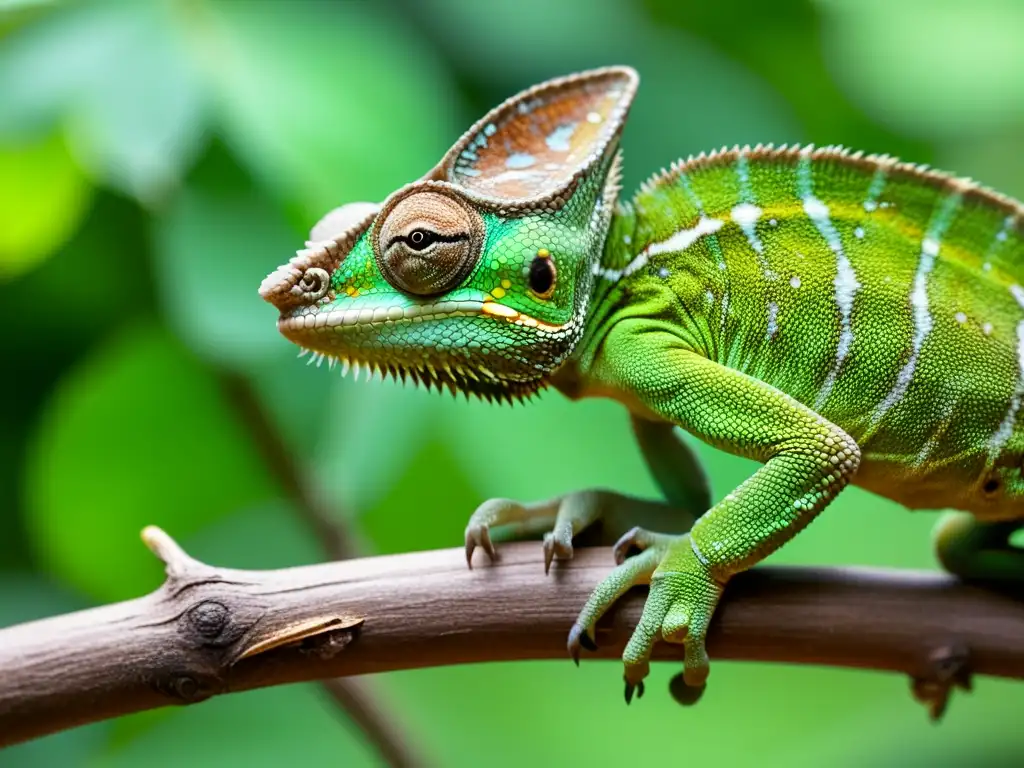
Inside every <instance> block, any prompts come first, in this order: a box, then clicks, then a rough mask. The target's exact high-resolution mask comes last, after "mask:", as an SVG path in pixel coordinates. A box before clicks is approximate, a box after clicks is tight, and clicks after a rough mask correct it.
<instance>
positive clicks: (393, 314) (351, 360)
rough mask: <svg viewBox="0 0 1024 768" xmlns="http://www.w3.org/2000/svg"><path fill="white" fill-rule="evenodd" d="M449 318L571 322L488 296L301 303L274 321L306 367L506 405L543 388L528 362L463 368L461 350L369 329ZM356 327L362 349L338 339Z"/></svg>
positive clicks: (532, 324)
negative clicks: (397, 340) (335, 305)
mask: <svg viewBox="0 0 1024 768" xmlns="http://www.w3.org/2000/svg"><path fill="white" fill-rule="evenodd" d="M455 317H489V318H492V319H493V320H494V321H495V322H501V323H502V324H505V323H507V324H513V325H519V326H525V327H529V328H533V329H536V330H538V331H540V332H542V333H556V332H559V331H563V330H568V329H569V328H570V326H571V325H572V321H570V322H569V323H566V324H564V325H558V326H556V325H551V324H549V323H544V322H542V321H539V320H537V319H536V318H533V317H530V316H528V315H524V314H522V313H520V312H518V311H516V310H514V309H512V308H511V307H508V306H505V305H503V304H499V303H498V302H495V301H492V300H490V298H489V297H488V299H487V300H461V301H453V300H448V301H439V302H436V303H433V304H416V305H411V306H407V307H395V306H392V307H380V306H379V307H362V308H349V309H333V310H329V309H327V308H326V307H325V306H324V305H321V306H320V307H319V308H318V307H316V306H308V307H306V308H304V309H302V310H299V311H297V312H295V313H293V314H291V315H287V316H282V317H281V318H280V319H279V320H278V329H279V331H280V332H281V334H282V335H283V336H284V337H285V338H287V339H288V340H289V341H291V342H292V343H294V344H296V345H297V346H299V347H301V348H302V349H301V350H300V352H299V357H305V356H308V357H309V359H308V360H307V365H313V364H315V365H316V366H317V367H320V366H321V365H323V363H324V362H325V361H326V362H327V365H328V367H329V368H331V369H333V368H334V367H335V365H340V368H341V375H342V376H345V375H347V374H348V373H349V371H354V373H355V377H356V378H358V377H359V375H360V373H361V372H362V371H364V370H365V371H366V372H367V377H368V378H369V377H372V376H373V375H374V374H375V373H376V374H379V375H380V378H381V379H385V378H388V377H390V378H394V379H396V380H401V381H406V380H407V379H412V380H413V381H414V382H415V383H417V384H422V385H424V386H425V387H426V388H427V389H430V388H432V387H435V386H436V387H437V388H438V389H439V390H440V389H448V390H449V391H451V392H452V393H453V394H455V393H457V392H463V393H465V394H473V395H477V396H480V397H482V398H484V399H488V400H493V399H497V400H507V401H509V402H511V401H513V400H519V399H522V398H524V397H527V396H529V395H531V394H533V393H534V392H535V391H537V390H538V389H540V388H541V387H543V386H544V377H543V374H541V373H539V372H538V371H537V370H535V369H533V368H530V367H524V368H520V369H519V370H514V371H508V370H492V368H491V367H489V366H488V365H487V361H486V360H484V359H483V358H477V359H475V360H474V362H473V363H472V364H471V365H470V364H468V361H467V360H466V359H464V358H463V357H462V356H461V355H459V354H457V353H456V354H452V352H451V351H446V350H443V349H441V348H432V347H426V348H422V349H419V350H417V349H415V348H403V347H402V346H401V345H399V344H394V345H388V344H387V343H386V342H385V343H384V344H383V345H382V343H381V339H379V338H374V334H375V329H384V328H385V327H387V326H391V327H392V328H394V327H400V326H407V327H413V326H415V325H417V324H420V323H424V322H434V323H437V322H439V321H443V320H446V319H448V318H455ZM360 332H362V333H363V334H365V338H366V339H367V342H368V343H366V344H365V346H363V345H361V344H357V343H351V342H350V343H348V344H346V343H345V339H346V338H349V339H351V338H358V335H359V334H360ZM350 334H351V335H350ZM389 347H390V348H389ZM310 353H312V354H310ZM497 362H498V363H501V362H502V361H501V360H498V361H497ZM523 362H524V363H525V361H523ZM501 367H502V368H504V366H501Z"/></svg>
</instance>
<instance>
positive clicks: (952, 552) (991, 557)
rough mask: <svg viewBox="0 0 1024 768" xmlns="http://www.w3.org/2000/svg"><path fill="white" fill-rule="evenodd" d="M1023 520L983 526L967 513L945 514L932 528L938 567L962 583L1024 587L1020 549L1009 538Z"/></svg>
mask: <svg viewBox="0 0 1024 768" xmlns="http://www.w3.org/2000/svg"><path fill="white" fill-rule="evenodd" d="M1021 529H1024V520H1008V521H1002V522H983V521H981V520H978V519H977V518H975V517H974V515H972V514H970V513H968V512H946V513H944V514H943V516H942V517H941V518H940V519H939V522H938V524H937V525H936V526H935V534H934V541H935V551H936V554H937V556H938V558H939V562H940V563H942V566H943V567H944V568H945V569H946V570H948V571H949V572H950V573H953V574H955V575H957V576H959V577H960V578H962V579H964V580H965V581H981V582H987V583H990V584H1007V585H1016V586H1020V585H1024V549H1021V548H1020V547H1016V546H1014V545H1013V544H1012V543H1011V541H1010V537H1011V536H1012V535H1013V534H1014V533H1015V532H1016V531H1018V530H1021Z"/></svg>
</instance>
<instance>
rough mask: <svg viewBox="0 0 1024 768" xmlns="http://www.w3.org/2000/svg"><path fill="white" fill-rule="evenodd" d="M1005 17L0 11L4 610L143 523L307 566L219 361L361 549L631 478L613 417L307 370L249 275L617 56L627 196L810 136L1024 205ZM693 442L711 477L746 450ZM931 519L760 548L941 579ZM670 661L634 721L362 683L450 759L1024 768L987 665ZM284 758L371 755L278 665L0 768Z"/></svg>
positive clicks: (853, 499) (524, 693) (997, 13)
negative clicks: (692, 686)
mask: <svg viewBox="0 0 1024 768" xmlns="http://www.w3.org/2000/svg"><path fill="white" fill-rule="evenodd" d="M1022 30H1024V3H1021V2H1020V1H1019V0H974V1H973V2H971V3H967V2H961V3H956V2H933V1H932V0H906V1H905V2H903V1H901V2H900V3H892V2H885V1H884V0H777V1H776V2H772V3H763V2H760V1H759V0H719V1H718V2H713V3H712V2H699V1H698V0H685V1H679V0H641V1H640V2H629V1H628V0H600V1H597V2H595V1H594V0H562V1H561V2H555V1H554V0H518V1H517V2H512V1H511V0H502V2H486V3H483V2H478V0H386V2H369V1H366V2H355V1H353V2H314V1H312V0H278V1H276V2H274V1H272V0H253V1H251V2H247V1H246V0H177V1H175V0H166V1H162V0H121V1H120V2H113V1H108V2H76V3H70V2H68V3H61V2H47V1H45V0H27V1H26V0H6V1H5V2H0V328H2V329H3V330H2V331H0V357H2V359H3V360H4V370H5V375H4V376H2V377H0V394H2V399H0V402H2V403H3V404H4V405H3V406H2V408H0V489H6V490H5V492H4V504H3V506H2V507H0V626H2V625H6V624H10V623H14V622H18V621H24V620H27V619H30V618H33V617H39V616H45V615H50V614H54V613H59V612H63V611H67V610H74V609H76V608H80V607H84V606H88V605H91V604H96V603H98V602H104V601H109V600H114V599H120V598H124V597H127V596H131V595H138V594H141V593H143V592H145V591H148V590H150V589H153V588H154V587H156V586H157V584H158V583H159V581H160V578H161V574H160V570H159V568H158V567H157V564H156V563H155V562H154V561H153V558H152V557H151V556H150V555H149V554H148V553H147V552H146V551H145V550H144V548H143V547H142V545H141V543H140V542H139V540H138V531H139V529H140V528H141V526H142V525H144V524H146V523H150V522H152V523H158V524H160V525H162V526H164V527H166V528H167V529H168V530H169V531H170V532H171V533H172V534H174V535H175V536H177V537H179V538H180V539H181V541H182V543H183V544H184V546H185V547H186V548H187V549H189V550H191V551H193V552H194V553H195V554H196V555H197V556H199V557H202V558H204V559H207V560H209V561H212V562H215V563H218V564H224V565H235V566H243V567H254V568H268V567H278V566H285V565H289V564H298V563H303V562H311V561H314V560H316V559H317V558H318V557H320V553H319V549H318V546H317V542H315V541H313V540H312V538H311V536H310V534H309V532H308V531H307V530H306V529H305V528H303V526H302V525H301V523H300V522H299V520H298V518H297V516H296V515H295V514H294V510H293V509H292V508H291V506H290V502H289V500H288V499H286V498H283V496H282V493H281V491H280V489H279V488H278V487H277V486H276V484H275V483H274V482H273V480H272V479H271V475H270V473H268V471H267V469H266V467H265V466H263V464H262V463H261V462H262V459H261V457H260V455H259V454H258V452H257V451H256V450H255V448H254V445H253V442H252V438H251V436H250V435H249V434H248V432H247V429H246V426H245V424H243V423H242V421H241V420H240V418H239V415H238V412H237V409H236V408H235V407H234V405H235V404H234V403H233V402H232V401H231V398H230V396H229V395H228V394H226V392H225V390H224V389H223V388H222V387H221V386H220V383H221V381H222V376H223V374H224V373H225V372H231V373H232V374H237V375H242V376H244V377H246V378H247V379H248V380H249V381H250V382H251V383H252V385H253V386H254V388H255V389H256V391H257V392H258V393H259V396H260V398H261V402H262V403H263V405H264V406H265V408H266V409H267V410H268V412H269V413H270V414H271V416H272V420H273V422H274V427H275V429H277V430H279V431H280V433H281V435H282V438H283V439H284V440H285V442H286V443H287V445H288V446H289V448H290V450H292V451H294V452H295V453H296V455H297V456H299V457H300V459H301V461H302V462H303V463H304V464H305V465H306V466H307V467H308V468H309V470H310V472H311V474H312V475H313V476H314V477H315V478H316V479H317V481H318V482H319V483H321V484H322V486H323V488H324V490H325V491H326V493H328V494H329V496H330V498H331V499H332V500H333V501H334V502H336V503H337V505H338V509H339V510H340V509H344V510H346V511H347V514H348V515H349V516H350V518H351V519H350V520H349V522H350V523H351V524H352V525H353V526H355V527H356V528H357V529H358V530H359V532H360V533H361V534H362V535H363V536H365V538H366V539H367V541H368V542H369V543H370V545H371V546H372V547H373V548H374V550H375V551H379V552H390V551H403V550H410V549H425V548H430V547H441V546H454V545H457V544H459V543H460V537H461V531H462V527H463V525H464V522H465V519H466V516H467V515H468V514H469V512H470V511H471V509H472V508H473V507H474V506H475V505H476V504H477V503H479V502H480V501H482V500H483V499H485V498H487V497H490V496H495V495H501V496H512V497H520V498H524V499H531V498H537V497H541V496H544V495H548V494H554V493H558V492H562V491H565V490H567V489H570V488H576V487H582V486H586V485H592V484H599V483H600V484H605V485H611V486H614V487H617V488H619V489H621V490H623V491H630V492H635V493H642V494H651V493H653V492H654V488H653V485H652V483H651V481H650V479H649V478H648V476H647V474H646V471H645V469H644V467H643V465H642V464H641V461H640V458H639V456H638V454H637V452H636V450H635V449H634V447H633V446H632V444H631V442H630V438H629V430H628V425H627V422H626V417H625V414H624V413H623V412H621V409H619V408H618V407H617V406H615V405H614V404H611V403H601V402H588V403H583V404H579V405H570V404H569V403H567V402H565V401H564V400H563V399H561V398H560V397H559V396H558V395H554V394H547V395H545V396H543V397H542V398H541V400H540V402H539V403H537V404H535V405H533V406H531V407H528V408H498V407H492V406H487V405H484V404H481V403H476V402H473V403H465V402H463V401H452V400H450V399H444V398H440V397H437V396H436V395H431V394H428V393H424V392H420V391H415V390H407V389H403V388H402V387H400V386H396V385H393V384H380V383H374V384H372V385H367V384H365V383H358V384H357V383H353V382H352V381H351V380H340V379H338V378H337V377H336V376H335V377H329V376H328V374H327V371H326V370H315V369H311V368H307V367H305V366H304V365H302V363H301V362H300V361H296V360H295V359H294V356H295V350H294V349H293V348H292V347H290V346H289V345H288V344H287V343H286V342H285V341H284V340H283V339H281V338H280V337H279V336H278V335H277V333H276V331H275V329H274V312H273V310H272V309H271V308H270V307H269V306H266V305H265V304H263V302H261V301H260V300H259V298H258V296H257V294H256V287H257V286H258V284H259V281H260V279H261V278H262V277H263V276H264V275H265V274H266V273H267V272H268V271H270V270H271V269H272V268H273V267H275V266H276V265H277V264H279V263H280V262H281V261H283V260H284V259H285V258H286V257H287V256H288V255H289V252H290V251H292V250H294V249H295V248H296V247H297V246H299V245H300V244H301V243H302V240H303V239H304V234H305V232H307V231H308V228H309V226H310V225H311V224H312V223H313V222H314V221H315V220H316V219H317V218H318V217H319V216H320V215H321V214H322V213H323V212H324V211H326V210H327V209H328V208H330V207H333V206H334V205H337V204H339V203H342V202H346V201H350V200H356V199H367V200H379V199H381V198H383V197H384V196H385V195H386V194H388V193H389V192H390V191H392V190H393V189H394V188H396V187H397V186H399V185H401V184H403V183H405V182H407V181H409V180H412V179H414V178H417V177H418V176H419V175H420V174H421V173H423V171H424V170H425V169H427V168H429V167H430V166H431V165H433V163H434V162H435V161H436V160H437V159H438V158H439V157H440V156H441V154H442V153H443V152H444V150H445V149H446V148H447V147H448V145H449V144H451V143H452V142H453V141H454V140H455V139H456V138H457V137H458V135H459V134H460V132H461V131H462V130H463V129H465V128H466V127H468V125H469V124H470V122H471V121H472V120H473V119H475V118H476V117H478V116H479V115H481V114H482V113H483V112H484V111H485V110H486V109H488V108H489V107H491V106H492V105H494V104H495V103H497V102H498V101H500V100H501V99H503V98H505V97H507V96H508V95H510V94H512V93H513V92H515V91H516V90H518V89H520V88H523V87H526V86H528V85H531V84H533V83H534V82H537V81H539V80H542V79H545V78H547V77H551V76H554V75H559V74H564V73H567V72H570V71H573V70H576V69H580V68H584V67H588V66H598V65H603V64H610V63H628V64H632V65H634V66H636V67H637V68H638V69H639V70H640V73H641V76H642V86H641V90H640V94H639V97H638V99H637V102H636V105H635V108H634V112H633V116H632V118H631V120H630V123H629V125H628V127H627V131H626V134H625V140H624V147H625V152H626V168H627V174H626V185H627V188H630V187H633V186H635V185H636V184H637V183H638V182H639V181H641V180H642V179H643V178H644V177H646V176H648V175H649V174H650V173H652V172H653V171H655V170H657V169H658V168H660V167H661V166H664V165H667V164H668V163H669V162H671V161H672V160H674V159H676V158H678V157H680V156H685V155H687V154H690V153H696V152H699V151H701V150H707V149H711V148H714V147H717V146H721V145H723V144H731V143H734V142H759V141H774V142H779V143H781V142H805V141H813V142H815V143H819V144H825V143H844V144H847V145H849V146H853V147H855V148H859V149H864V150H868V151H877V152H889V153H894V154H898V155H901V156H902V157H904V158H906V159H909V160H914V161H918V162H927V163H931V164H934V165H937V166H939V167H943V168H947V169H950V170H953V171H956V172H958V173H960V174H963V175H969V176H973V177H975V178H977V179H979V180H981V181H983V182H986V183H989V184H992V185H995V186H998V187H999V188H1001V189H1002V190H1003V191H1005V192H1007V193H1009V194H1014V195H1017V196H1024V48H1022V46H1021V44H1020V33H1021V31H1022ZM482 434H486V435H509V436H513V435H514V436H515V437H514V443H515V445H516V446H517V450H516V452H515V454H514V456H513V457H511V458H510V457H508V456H505V457H499V456H496V455H495V454H494V453H492V452H487V451H482V450H481V449H480V443H479V441H478V440H476V439H474V436H476V435H482ZM489 444H491V445H494V444H495V443H494V441H490V442H489ZM698 450H699V451H700V453H701V455H702V456H703V457H704V459H705V460H706V462H707V464H708V467H709V469H710V472H711V474H712V477H713V482H714V486H715V490H716V492H718V493H724V492H726V490H728V489H729V488H731V487H732V486H734V485H736V484H737V483H739V482H740V481H741V480H742V479H743V478H744V477H745V476H746V475H747V474H748V473H749V472H750V471H751V466H752V465H751V464H749V463H748V462H745V461H742V460H740V459H736V458H732V457H729V456H725V455H723V454H721V453H718V452H716V451H713V450H711V449H709V448H707V447H706V446H703V445H699V446H698ZM542 452H543V453H542ZM551 457H556V459H557V460H551ZM932 521H933V518H932V516H929V515H912V514H908V513H907V512H905V511H903V510H902V509H900V508H898V507H896V505H894V504H891V503H889V502H887V501H884V500H882V499H879V498H877V497H874V496H871V495H869V494H867V493H865V492H862V491H860V490H858V489H853V490H851V491H848V492H846V493H844V494H843V496H842V497H841V499H840V500H839V501H838V502H837V503H836V504H835V505H834V506H833V507H832V508H831V509H830V510H829V511H828V512H827V513H826V514H825V515H824V516H823V517H822V519H821V520H820V521H819V522H816V523H815V525H813V526H811V528H810V529H809V530H808V531H807V532H806V533H805V534H803V535H801V536H800V537H798V539H797V540H796V541H795V542H794V543H793V544H791V545H790V546H788V547H786V548H785V549H784V550H783V551H782V552H781V553H779V554H778V555H777V556H776V557H775V558H773V560H774V561H775V562H789V563H860V564H869V565H886V566H902V567H925V568H933V567H935V563H934V560H933V558H932V555H931V552H930V548H929V539H928V529H929V527H930V525H931V523H932ZM538 555H539V552H538ZM539 562H540V561H539V559H538V567H539ZM675 671H676V670H675V669H673V668H671V667H670V666H669V665H658V666H657V667H656V668H655V671H654V673H653V681H652V685H651V686H650V690H651V691H652V693H650V694H649V695H648V696H647V697H645V699H644V700H643V701H642V702H641V704H640V705H639V706H637V705H634V706H632V707H630V708H628V709H627V708H625V707H624V706H623V704H622V701H621V698H620V697H621V691H620V683H619V672H618V671H617V669H616V668H615V666H614V665H612V664H605V663H600V662H589V663H585V664H584V665H583V667H582V668H581V669H575V668H574V667H573V666H572V665H571V664H570V663H568V662H567V661H566V662H551V663H516V664H493V665H483V666H473V667H465V668H452V669H434V670H421V671H416V672H408V673H400V674H392V675H388V676H384V677H382V678H380V680H379V682H380V685H381V686H382V687H383V689H384V690H385V692H386V693H387V694H388V701H389V706H390V707H392V708H393V710H394V712H395V715H396V717H397V718H398V719H399V720H400V721H401V722H403V723H406V724H407V725H408V727H409V729H410V738H411V739H412V740H413V742H414V743H415V744H416V745H417V746H419V747H420V748H421V749H422V750H423V752H424V754H425V755H427V756H428V757H429V758H430V759H432V760H435V761H437V763H438V764H441V765H446V766H457V765H473V764H477V763H479V762H482V761H486V762H487V763H488V764H490V765H518V764H523V763H534V764H540V765H549V764H550V765H554V764H577V763H583V764H590V765H611V764H620V763H622V762H623V761H629V762H636V763H638V764H643V763H645V762H649V761H653V760H657V761H660V762H664V761H665V759H666V758H665V756H666V755H667V754H671V753H672V751H681V750H682V749H683V747H685V750H686V760H687V761H688V762H690V763H693V764H699V763H701V762H704V763H708V762H709V761H717V764H726V765H758V766H820V765H830V766H862V765H871V766H889V765H891V766H897V765H898V766H926V765H927V766H959V765H967V764H970V765H985V764H991V765H997V764H998V765H1003V764H1007V763H1006V762H1005V761H1006V760H1010V761H1011V763H1013V762H1018V763H1019V762H1020V759H1021V756H1022V755H1024V738H1022V736H1021V733H1020V729H1019V728H1018V727H1017V722H1018V720H1019V716H1018V713H1019V712H1020V711H1022V707H1024V689H1022V688H1021V687H1020V686H1015V685H1011V684H1008V683H1000V682H997V681H991V680H982V681H979V683H978V685H977V688H976V691H975V693H974V694H973V695H970V696H958V698H957V700H956V701H955V703H954V705H953V707H952V708H951V711H950V713H949V715H948V716H947V718H946V721H945V722H944V723H943V724H942V726H941V727H938V728H936V727H934V726H932V725H930V724H929V723H927V722H926V719H925V716H924V712H923V711H922V710H921V709H920V708H919V707H918V706H917V705H915V704H913V703H912V702H911V700H910V697H909V694H908V686H907V682H906V681H905V680H902V679H899V678H897V677H894V676H890V675H882V674H875V673H870V672H863V671H849V670H827V669H817V668H796V667H784V666H781V665H762V664H728V663H719V664H718V665H717V666H716V667H715V674H714V678H713V680H714V682H713V685H712V687H711V688H710V689H709V692H708V694H707V696H705V698H704V700H703V701H702V702H701V705H700V706H699V707H697V708H695V709H693V710H682V709H680V708H679V707H677V706H676V705H675V704H674V703H673V702H672V701H671V700H670V698H669V697H668V696H667V695H664V691H665V686H666V685H667V682H668V679H669V678H670V677H671V675H672V674H674V672H675ZM1013 756H1016V758H1017V760H1016V761H1014V760H1013ZM296 757H300V758H301V759H303V760H304V761H306V760H319V761H321V762H325V763H331V764H346V765H371V764H374V763H375V760H376V758H375V756H374V755H373V753H372V752H371V751H370V750H369V748H368V747H367V745H366V744H365V743H364V741H363V739H362V737H361V736H360V734H359V733H358V732H357V731H356V730H355V729H354V728H353V727H352V726H351V725H349V724H345V723H341V724H339V720H338V718H337V717H336V716H335V713H334V712H333V711H332V710H331V708H330V705H329V704H328V703H327V702H326V701H325V700H324V698H323V696H322V694H321V692H320V689H319V688H318V687H317V686H315V685H301V686H292V687H289V688H280V689H272V690H266V691H258V692H253V693H248V694H243V695H232V696H227V697H224V698H222V699H217V700H214V701H211V702H208V703H205V704H203V705H201V706H200V707H195V708H190V709H185V710H178V709H173V710H163V711H159V712H155V713H143V714H141V715H137V716H134V717H129V718H124V719H122V720H120V721H117V722H113V723H103V724H99V725H96V726H92V727H88V728H82V729H78V730H76V731H72V732H68V733H64V734H60V735H57V736H54V737H50V738H46V739H42V740H39V741H36V742H33V743H30V744H27V745H24V746H20V747H17V748H12V749H9V750H6V751H3V752H0V766H35V765H39V766H43V765H46V766H50V765H60V766H79V765H82V766H90V767H93V766H97V767H98V766H121V765H124V766H128V765H141V764H145V765H147V766H150V765H152V766H162V765H167V766H171V765H183V764H195V765H248V766H263V765H268V766H269V765H280V764H285V763H287V762H288V761H293V760H294V759H295V758H296ZM680 759H681V758H680Z"/></svg>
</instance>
